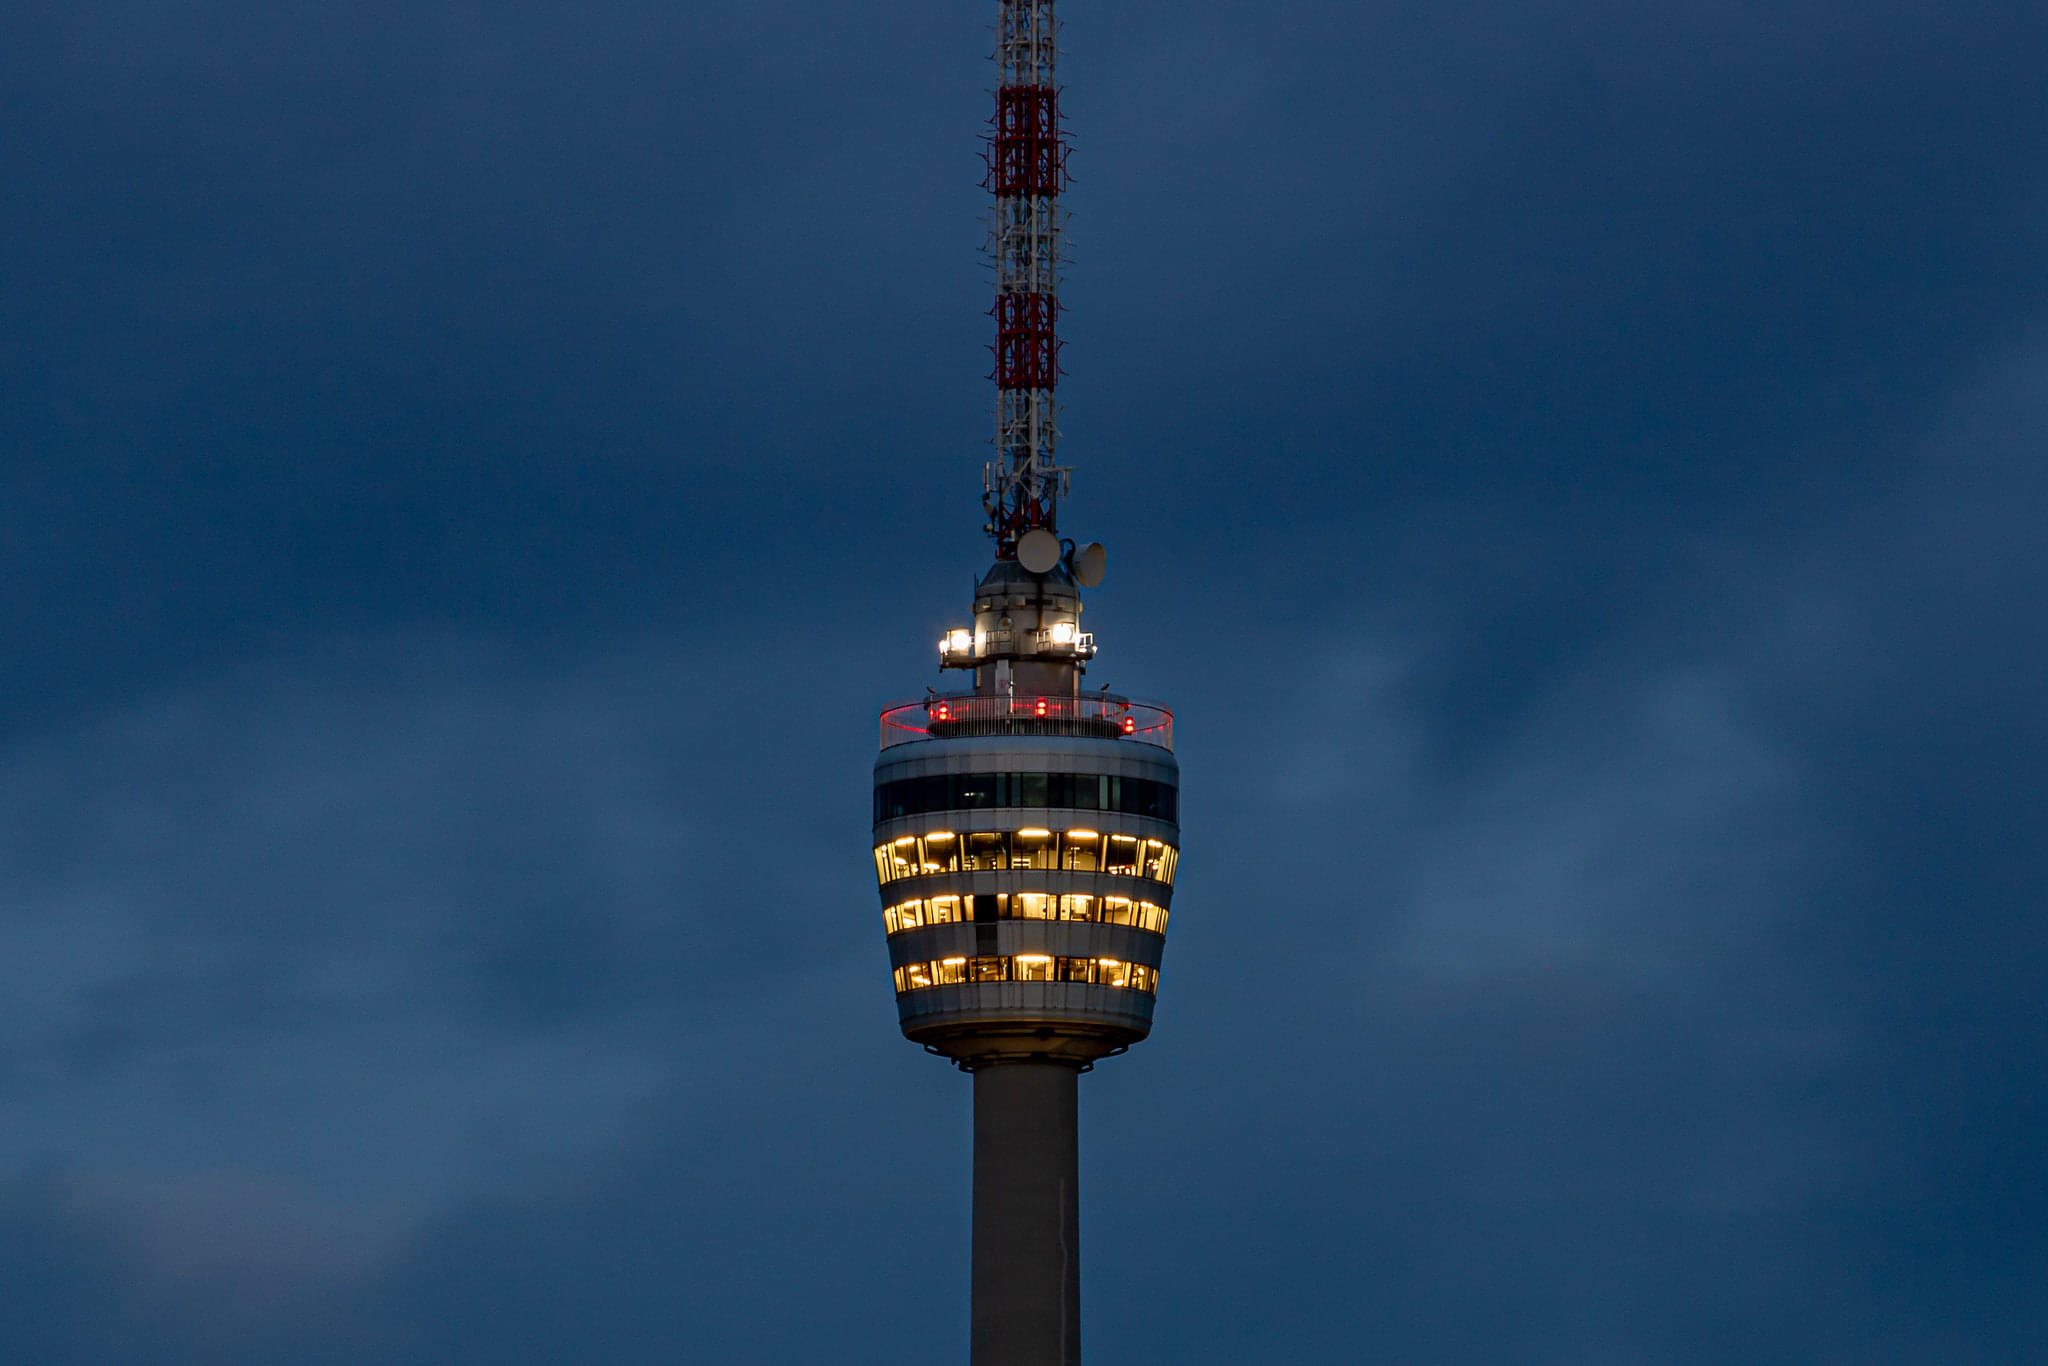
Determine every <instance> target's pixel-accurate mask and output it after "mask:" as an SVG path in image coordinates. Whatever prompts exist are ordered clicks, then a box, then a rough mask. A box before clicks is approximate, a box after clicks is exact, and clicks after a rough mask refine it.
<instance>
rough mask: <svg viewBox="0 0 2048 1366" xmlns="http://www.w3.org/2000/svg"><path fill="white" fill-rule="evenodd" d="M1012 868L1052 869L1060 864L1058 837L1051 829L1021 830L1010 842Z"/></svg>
mask: <svg viewBox="0 0 2048 1366" xmlns="http://www.w3.org/2000/svg"><path fill="white" fill-rule="evenodd" d="M1010 866H1011V867H1012V868H1038V869H1043V870H1050V869H1053V868H1057V867H1059V866H1060V846H1059V840H1058V837H1057V836H1055V835H1054V834H1053V833H1052V831H1050V830H1037V829H1030V830H1019V831H1018V832H1017V833H1016V834H1015V835H1014V836H1013V837H1012V838H1011V843H1010Z"/></svg>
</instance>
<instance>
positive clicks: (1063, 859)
mask: <svg viewBox="0 0 2048 1366" xmlns="http://www.w3.org/2000/svg"><path fill="white" fill-rule="evenodd" d="M1179 862H1180V853H1179V851H1178V850H1176V849H1175V848H1174V847H1173V846H1172V845H1170V844H1168V843H1166V842H1165V841H1164V840H1149V839H1139V838H1138V837H1137V836H1136V835H1105V834H1102V833H1101V832H1099V831H1095V830H1068V831H1066V832H1065V833H1063V834H1055V833H1054V832H1053V831H1050V830H985V831H977V832H970V833H968V834H965V835H956V834H954V833H953V832H952V831H951V830H933V831H929V832H928V833H926V834H922V835H905V836H903V837H902V838H901V839H898V840H895V841H893V842H891V843H889V844H878V845H876V846H875V876H876V877H877V878H879V879H880V880H881V881H882V882H883V883H884V884H887V883H891V882H895V881H896V880H897V879H899V878H906V877H924V876H926V875H927V874H930V873H986V872H1002V871H1005V870H1007V869H1011V868H1038V869H1042V870H1044V871H1046V872H1064V873H1108V874H1111V875H1112V876H1116V877H1148V878H1151V879H1152V880H1153V881H1154V882H1164V883H1166V884H1168V885H1169V886H1171V885H1172V883H1173V873H1174V869H1175V867H1176V865H1178V864H1179Z"/></svg>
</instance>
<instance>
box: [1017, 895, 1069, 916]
mask: <svg viewBox="0 0 2048 1366" xmlns="http://www.w3.org/2000/svg"><path fill="white" fill-rule="evenodd" d="M1013 904H1014V905H1015V907H1016V913H1017V917H1018V918H1019V919H1021V920H1055V919H1058V918H1059V910H1060V899H1059V898H1058V897H1056V896H1051V895H1048V894H1047V893H1044V892H1019V893H1018V894H1017V895H1016V897H1015V898H1013Z"/></svg>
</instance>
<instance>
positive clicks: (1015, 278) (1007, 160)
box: [982, 0, 1067, 559]
mask: <svg viewBox="0 0 2048 1366" xmlns="http://www.w3.org/2000/svg"><path fill="white" fill-rule="evenodd" d="M1058 56H1059V21H1058V20H1057V19H1055V18H1054V16H1053V5H1052V0H1003V3H1002V15H1001V18H1000V20H999V22H998V24H997V28H996V53H995V58H996V67H997V69H998V71H999V72H1000V73H1001V74H1000V80H999V83H998V85H997V87H996V112H995V117H994V119H993V120H992V121H991V128H990V132H989V136H988V147H987V151H986V152H985V154H984V155H985V156H986V159H987V162H988V179H987V180H986V181H985V182H984V186H985V188H987V189H988V190H989V191H990V192H991V193H993V194H994V195H995V198H996V202H995V210H994V214H993V216H992V218H991V220H990V224H989V241H988V252H989V257H990V259H991V261H992V262H993V263H994V266H995V275H996V300H995V306H994V307H993V308H992V309H990V310H989V311H990V313H991V315H992V316H993V317H994V318H995V320H996V342H995V347H994V351H995V359H996V364H995V370H994V372H993V373H992V374H991V375H990V378H991V379H993V380H995V382H996V435H995V445H996V458H995V459H994V460H993V461H991V462H990V463H989V466H988V471H987V474H986V476H985V477H984V479H983V481H982V488H983V498H982V502H983V506H984V508H985V510H986V511H987V513H988V533H989V535H990V536H991V537H992V538H993V539H994V541H995V543H996V555H997V557H998V558H999V559H1007V558H1009V557H1010V556H1012V555H1014V554H1015V553H1016V546H1017V538H1018V537H1019V536H1022V535H1023V534H1024V533H1025V532H1027V531H1029V530H1031V529H1032V528H1034V527H1045V528H1047V529H1048V530H1053V531H1057V530H1058V528H1059V500H1060V498H1061V497H1062V496H1064V495H1065V493H1066V491H1067V483H1066V481H1067V471H1066V470H1064V469H1062V468H1061V467H1060V465H1059V463H1058V460H1057V458H1056V451H1055V447H1056V446H1057V444H1058V442H1059V430H1058V426H1057V419H1058V415H1059V407H1058V404H1057V403H1056V402H1055V400H1054V398H1053V391H1054V390H1055V389H1057V388H1058V387H1059V376H1060V342H1059V331H1058V323H1059V313H1060V300H1059V287H1060V229H1061V224H1062V219H1063V216H1064V212H1065V211H1064V210H1063V209H1062V208H1061V206H1060V192H1061V191H1062V190H1064V189H1065V188H1066V186H1067V143H1066V136H1065V130H1064V129H1063V128H1062V127H1061V124H1060V88H1059V84H1058V82H1057V81H1056V80H1055V78H1054V73H1053V67H1054V64H1055V62H1056V61H1057V59H1058Z"/></svg>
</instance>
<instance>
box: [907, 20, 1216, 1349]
mask: <svg viewBox="0 0 2048 1366" xmlns="http://www.w3.org/2000/svg"><path fill="white" fill-rule="evenodd" d="M1057 37H1058V24H1057V22H1056V20H1055V19H1054V15H1053V3H1052V0H1000V17H999V23H998V27H997V47H996V54H995V56H996V63H997V66H998V68H999V71H1000V83H999V86H998V89H997V91H996V112H995V117H994V119H993V121H992V130H991V133H990V135H989V138H988V146H987V159H988V180H987V188H988V189H989V190H990V191H991V192H992V193H993V194H994V196H995V206H994V211H993V214H992V217H991V226H990V234H989V255H990V257H991V259H992V261H993V264H994V267H995V277H996V279H995V285H996V303H995V307H994V308H993V309H992V310H991V313H992V315H993V316H994V318H995V320H996V343H995V346H994V348H993V349H994V351H995V358H996V364H995V373H994V374H993V375H992V376H991V378H993V379H994V380H995V383H996V389H997V402H996V424H995V425H996V430H995V446H996V458H995V459H994V460H993V461H991V462H990V464H989V466H988V470H987V473H986V475H985V478H984V482H983V493H984V498H983V507H984V512H985V514H986V517H987V523H986V530H987V532H988V534H989V537H990V539H991V540H992V541H993V542H994V549H995V557H994V563H993V565H992V566H991V567H990V568H989V570H988V572H987V573H986V574H984V575H983V576H982V578H981V580H980V581H979V583H978V584H977V585H976V587H975V593H974V603H973V613H972V619H971V622H970V623H969V624H966V625H962V626H958V627H954V628H952V629H950V630H948V631H947V632H946V633H945V635H944V637H943V638H942V639H941V640H940V642H939V667H940V668H941V669H942V670H953V669H957V670H960V671H962V672H963V673H964V674H965V675H966V676H967V678H968V679H969V680H971V682H970V683H969V684H968V685H967V686H964V687H962V688H960V689H958V690H956V691H949V692H939V691H937V690H935V689H930V688H928V689H927V690H926V695H925V696H924V697H922V698H920V699H918V700H916V701H914V702H906V703H902V704H899V705H896V706H891V707H889V708H887V709H885V710H884V711H883V712H882V714H881V727H880V746H879V749H880V753H879V755H878V757H877V758H876V760H875V770H874V776H875V788H874V797H875V805H874V858H875V876H876V879H877V882H878V884H879V886H880V889H881V903H882V918H883V922H884V926H885V929H886V931H887V936H888V939H887V943H888V951H889V967H890V972H891V975H892V977H893V985H894V987H895V991H896V1006H897V1015H898V1018H899V1021H900V1023H901V1025H902V1029H903V1033H904V1035H905V1036H906V1037H907V1038H909V1039H910V1040H912V1041H913V1042H916V1043H920V1044H922V1045H924V1047H925V1049H926V1050H927V1051H928V1052H931V1053H934V1054H937V1055H938V1056H940V1057H943V1058H946V1059H949V1060H950V1061H952V1062H953V1063H954V1064H955V1065H956V1066H958V1067H959V1068H960V1069H961V1070H962V1071H964V1072H967V1073H970V1074H972V1076H973V1078H974V1236H973V1312H972V1333H971V1340H972V1354H971V1360H972V1366H1078V1363H1079V1362H1080V1359H1081V1331H1080V1329H1081V1316H1080V1304H1081V1298H1080V1232H1079V1213H1080V1204H1079V1185H1078V1176H1079V1162H1078V1128H1077V1117H1078V1112H1077V1103H1078V1088H1077V1080H1078V1078H1079V1076H1080V1074H1081V1073H1083V1072H1086V1071H1088V1070H1090V1069H1091V1068H1092V1067H1093V1066H1094V1065H1095V1063H1096V1062H1097V1061H1098V1060H1100V1059H1102V1058H1104V1057H1107V1056H1110V1055H1112V1054H1118V1053H1122V1052H1123V1051H1124V1050H1126V1049H1127V1048H1129V1047H1130V1046H1131V1045H1132V1044H1134V1043H1136V1042H1138V1041H1139V1040H1141V1039H1143V1038H1144V1037H1145V1036H1146V1035H1147V1034H1148V1033H1149V1032H1150V1031H1151V1028H1152V1009H1153V1004H1154V1002H1155V1000H1156V999H1157V994H1158V990H1159V974H1160V964H1161V959H1162V957H1163V955H1164V951H1165V948H1166V927H1167V918H1168V913H1169V910H1170V908H1171V905H1172V901H1173V883H1174V875H1175V871H1176V866H1177V864H1178V862H1179V858H1180V827H1179V798H1180V768H1179V765H1178V763H1177V762H1176V760H1175V758H1174V753H1173V716H1172V713H1170V712H1169V711H1168V710H1167V709H1166V708H1165V707H1163V706H1160V705H1158V704H1156V703H1149V702H1141V701H1135V700H1133V699H1130V698H1127V697H1122V696H1119V695H1116V694H1113V693H1111V692H1109V691H1108V689H1107V688H1106V687H1104V688H1098V689H1096V690H1093V691H1089V690H1086V689H1084V687H1083V676H1084V674H1085V673H1086V671H1087V668H1088V665H1089V663H1090V662H1091V661H1092V660H1093V659H1094V656H1095V641H1094V637H1093V636H1092V635H1090V634H1089V633H1087V632H1085V631H1083V630H1082V629H1081V590H1082V589H1083V588H1085V587H1093V586H1095V585H1096V584H1097V583H1099V582H1100V581H1101V577H1102V572H1103V552H1102V548H1101V546H1099V545H1090V546H1088V547H1086V548H1085V549H1082V548H1077V547H1076V546H1075V544H1074V542H1073V541H1071V540H1067V539H1064V538H1063V537H1061V535H1060V533H1059V511H1060V503H1061V501H1062V499H1063V498H1064V497H1065V495H1066V494H1067V491H1068V472H1067V470H1066V469H1064V468H1063V467H1061V466H1060V465H1059V464H1058V463H1057V462H1056V459H1055V453H1054V443H1055V441H1056V439H1057V431H1056V427H1055V417H1056V413H1057V407H1056V404H1055V402H1054V394H1055V392H1056V389H1057V385H1058V379H1059V342H1058V340H1057V338H1056V336H1055V331H1054V328H1055V321H1056V319H1057V317H1058V314H1059V310H1060V304H1059V299H1058V285H1059V254H1060V234H1061V225H1062V213H1063V210H1062V209H1061V206H1060V195H1061V193H1062V191H1063V190H1064V189H1065V188H1066V145H1065V141H1064V129H1063V127H1062V123H1061V116H1060V110H1059V94H1060V88H1059V85H1058V84H1057V82H1056V80H1055V78H1054V62H1055V58H1056V56H1057Z"/></svg>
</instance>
